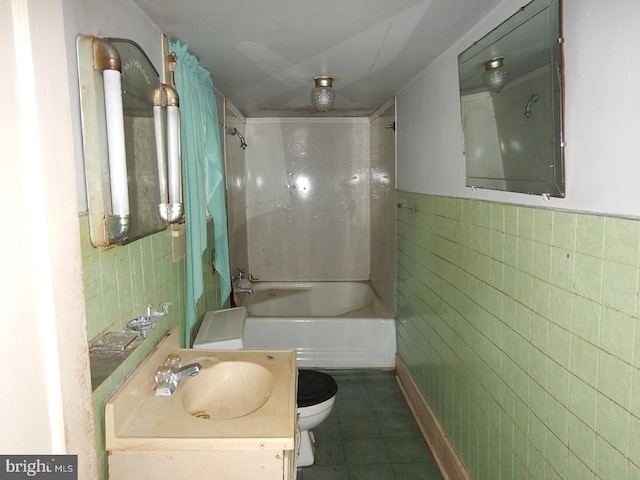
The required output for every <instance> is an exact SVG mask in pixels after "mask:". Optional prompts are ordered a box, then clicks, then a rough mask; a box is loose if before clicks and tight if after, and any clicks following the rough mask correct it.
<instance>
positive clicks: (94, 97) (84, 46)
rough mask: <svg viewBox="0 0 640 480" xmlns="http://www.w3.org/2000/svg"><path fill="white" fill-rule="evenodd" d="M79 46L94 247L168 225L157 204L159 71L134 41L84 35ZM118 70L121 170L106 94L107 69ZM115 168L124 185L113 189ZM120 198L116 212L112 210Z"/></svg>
mask: <svg viewBox="0 0 640 480" xmlns="http://www.w3.org/2000/svg"><path fill="white" fill-rule="evenodd" d="M77 48H78V76H79V81H80V97H81V98H80V101H81V113H82V136H83V148H84V162H85V172H86V182H87V184H86V185H87V203H88V207H89V212H88V213H89V229H90V238H91V243H92V245H93V246H94V247H101V246H109V245H113V244H117V245H125V244H127V243H130V242H132V241H134V240H137V239H139V238H142V237H144V236H147V235H151V234H153V233H156V232H159V231H161V230H164V229H166V223H165V221H164V220H163V219H162V218H161V216H160V213H159V209H158V205H159V204H160V200H161V199H160V186H159V185H160V183H159V173H158V160H157V158H158V156H157V149H156V143H157V142H156V133H155V126H154V93H155V92H157V91H158V88H159V76H158V72H157V70H156V69H155V67H154V66H153V64H152V63H151V61H150V60H149V58H148V57H147V55H146V54H145V53H144V51H143V50H142V49H141V48H140V46H138V45H137V44H136V43H135V42H133V41H131V40H126V39H116V38H111V39H101V38H98V37H94V36H87V35H81V36H79V37H78V39H77ZM102 65H104V66H102ZM116 67H117V68H116ZM116 70H117V71H120V70H121V73H120V74H119V82H118V85H119V87H117V88H118V89H120V90H121V97H122V99H121V107H120V108H121V114H120V115H119V117H120V120H119V122H120V126H121V128H122V130H123V135H124V144H123V147H122V152H121V153H122V155H121V156H122V157H124V158H125V159H126V161H123V162H120V164H121V165H122V169H121V170H118V171H115V170H114V169H113V168H112V167H113V164H112V161H111V160H112V159H113V157H114V152H112V151H111V144H109V138H108V137H109V135H108V132H107V131H108V128H107V126H108V125H107V124H108V121H107V119H108V118H109V114H108V113H107V110H108V109H107V108H106V103H108V102H106V100H105V93H104V92H105V84H106V80H105V78H106V77H105V76H104V72H105V71H111V72H113V71H116ZM116 116H117V115H116ZM111 118H113V116H112V117H111ZM110 159H111V160H110ZM114 173H118V180H119V181H118V183H124V186H122V185H121V186H120V187H119V188H117V189H114V187H113V185H114V184H115V183H116V182H115V175H114ZM123 191H124V194H123V193H122V192H123ZM116 193H117V194H118V195H117V202H115V201H114V199H116ZM116 203H117V205H118V207H119V208H118V210H119V211H118V212H115V211H114V210H115V205H116ZM120 210H122V211H120ZM116 213H117V215H116ZM121 219H126V223H124V222H125V220H122V221H121ZM118 222H121V223H120V224H119V223H118ZM112 232H115V233H112Z"/></svg>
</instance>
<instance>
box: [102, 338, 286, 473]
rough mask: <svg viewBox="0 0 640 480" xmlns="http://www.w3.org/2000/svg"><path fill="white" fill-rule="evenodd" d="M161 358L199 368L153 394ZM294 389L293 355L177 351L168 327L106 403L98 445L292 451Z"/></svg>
mask: <svg viewBox="0 0 640 480" xmlns="http://www.w3.org/2000/svg"><path fill="white" fill-rule="evenodd" d="M169 354H177V355H178V356H179V357H180V360H181V364H182V365H189V364H193V363H197V364H199V365H200V367H201V368H200V371H199V373H198V374H197V375H195V376H189V377H186V378H183V379H182V380H181V381H180V383H179V384H178V387H177V388H176V389H175V392H173V394H172V395H169V396H157V395H155V391H156V384H155V382H154V376H155V372H156V369H157V368H158V366H160V365H163V364H164V362H165V359H166V358H167V356H168V355H169ZM296 389H297V368H296V355H295V352H294V351H290V350H287V351H284V350H193V349H183V348H180V346H179V332H178V329H177V327H176V328H173V329H172V330H171V331H170V332H168V333H167V335H166V336H165V337H164V339H163V340H162V341H161V342H160V343H159V344H158V345H157V346H156V348H154V349H153V350H152V352H151V353H150V354H149V356H148V357H147V358H146V359H145V360H144V361H143V362H142V363H141V364H140V365H139V366H138V367H137V368H136V369H135V370H134V372H133V373H132V374H131V375H130V377H129V378H128V379H127V380H126V381H125V382H124V384H123V385H122V386H121V387H120V388H119V389H118V391H117V392H116V393H115V394H114V395H113V396H112V397H111V398H110V399H109V401H108V402H107V405H106V406H105V443H106V447H107V450H109V451H110V452H111V454H110V458H112V457H113V453H114V452H116V451H120V450H135V451H137V452H140V451H143V450H144V451H150V452H151V451H154V452H168V451H171V452H177V451H183V452H185V451H190V452H194V451H198V452H209V453H210V452H212V451H217V452H227V453H228V452H230V451H254V452H255V451H261V452H267V451H271V452H273V451H283V450H293V449H294V446H295V445H294V444H295V442H294V439H295V428H296V413H297V408H296ZM207 418H208V420H205V419H207ZM246 478H252V477H250V476H249V477H246Z"/></svg>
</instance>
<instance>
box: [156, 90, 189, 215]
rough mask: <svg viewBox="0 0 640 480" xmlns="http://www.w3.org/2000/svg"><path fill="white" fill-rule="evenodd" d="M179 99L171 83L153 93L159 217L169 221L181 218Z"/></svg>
mask: <svg viewBox="0 0 640 480" xmlns="http://www.w3.org/2000/svg"><path fill="white" fill-rule="evenodd" d="M179 107H180V102H179V99H178V93H177V92H176V90H175V88H173V87H172V86H170V85H165V84H160V86H159V87H158V88H157V89H156V91H155V93H154V96H153V120H154V125H155V136H156V152H157V156H158V180H159V186H160V203H159V204H158V209H159V213H160V217H161V218H162V219H163V220H164V221H165V222H166V223H167V224H172V223H177V222H179V221H180V220H181V219H182V216H183V214H184V208H183V203H182V156H181V154H180V108H179Z"/></svg>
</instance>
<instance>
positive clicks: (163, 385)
mask: <svg viewBox="0 0 640 480" xmlns="http://www.w3.org/2000/svg"><path fill="white" fill-rule="evenodd" d="M153 380H154V381H155V382H156V392H155V395H156V396H162V397H166V396H169V395H171V394H172V393H173V392H174V391H175V389H176V387H177V386H178V382H177V381H176V376H175V374H174V373H173V370H171V368H170V367H168V366H166V365H163V366H161V367H158V368H157V369H156V373H155V375H154V376H153Z"/></svg>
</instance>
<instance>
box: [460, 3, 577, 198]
mask: <svg viewBox="0 0 640 480" xmlns="http://www.w3.org/2000/svg"><path fill="white" fill-rule="evenodd" d="M561 9H562V4H561V0H534V1H532V2H531V3H529V4H527V5H526V6H524V7H522V8H521V9H520V10H518V12H516V13H515V14H514V15H513V16H511V17H510V18H509V19H507V20H506V21H505V22H504V23H502V24H501V25H499V26H498V27H497V28H496V29H494V30H492V31H491V32H489V33H488V34H487V35H485V36H484V37H483V38H481V39H480V40H478V41H477V42H475V43H474V44H473V45H472V46H471V47H469V48H468V49H467V50H465V51H464V52H462V53H461V54H460V55H459V57H458V71H459V77H460V104H461V109H462V130H463V143H464V156H465V167H466V185H467V186H469V187H478V188H489V189H493V190H505V191H511V192H520V193H529V194H540V195H544V196H553V197H563V196H564V192H565V187H564V159H563V153H564V138H563V114H562V101H563V100H562V93H563V68H562V59H563V58H562V32H561Z"/></svg>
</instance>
